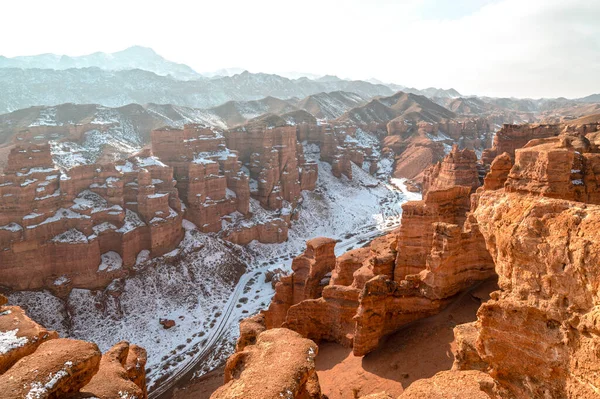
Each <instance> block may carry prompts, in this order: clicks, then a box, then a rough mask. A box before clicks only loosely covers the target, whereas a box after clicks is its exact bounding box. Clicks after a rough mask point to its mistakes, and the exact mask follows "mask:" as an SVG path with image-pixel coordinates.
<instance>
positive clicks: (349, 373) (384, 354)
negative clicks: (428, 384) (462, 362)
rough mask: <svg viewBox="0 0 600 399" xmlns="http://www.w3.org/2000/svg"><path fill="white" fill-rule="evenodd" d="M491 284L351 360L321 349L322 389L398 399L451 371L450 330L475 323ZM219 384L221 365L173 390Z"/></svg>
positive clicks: (337, 398) (196, 396) (336, 349)
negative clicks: (414, 385)
mask: <svg viewBox="0 0 600 399" xmlns="http://www.w3.org/2000/svg"><path fill="white" fill-rule="evenodd" d="M497 289H498V287H497V285H496V282H495V281H488V282H484V283H482V284H481V285H479V286H477V287H475V288H473V289H472V290H470V291H468V292H465V293H463V294H462V295H461V296H460V297H458V298H457V300H456V301H455V302H453V303H452V304H451V305H450V306H449V307H447V308H446V309H445V310H444V311H443V312H442V313H440V314H438V315H436V316H432V317H430V318H427V319H423V320H418V321H416V322H414V323H411V324H410V325H407V326H406V327H405V328H403V329H402V330H400V331H398V332H396V333H394V334H392V335H390V336H389V337H387V338H386V339H385V341H384V342H383V343H382V345H381V346H380V347H379V348H378V349H377V350H375V351H373V352H371V353H369V354H368V355H367V356H364V357H355V356H353V355H352V350H350V349H348V348H344V347H343V346H341V345H338V344H334V343H327V342H323V343H321V344H320V345H319V355H318V356H317V358H316V366H317V373H318V375H319V381H320V383H321V389H322V391H323V393H324V394H325V395H327V396H328V397H329V399H355V398H358V397H360V396H363V395H368V394H371V393H377V392H381V391H387V392H388V393H389V394H391V395H392V396H397V395H400V394H401V393H402V391H403V390H404V389H405V388H407V387H408V386H409V385H410V384H411V383H412V382H413V381H415V380H418V379H421V378H428V377H431V376H433V375H435V374H436V373H437V372H438V371H442V370H449V369H450V368H451V367H452V363H453V362H454V354H453V350H454V349H455V342H454V334H453V328H454V326H456V325H457V324H462V323H467V322H470V321H474V320H475V319H476V314H477V309H479V306H480V305H481V303H482V302H484V301H486V300H487V299H488V298H489V293H490V292H492V291H494V290H497ZM222 384H223V367H221V368H219V369H216V370H214V371H212V372H210V373H209V374H207V375H205V376H203V377H202V378H200V379H197V380H194V381H193V382H192V383H191V384H189V385H187V386H184V387H181V388H177V390H176V391H175V392H174V393H173V395H172V396H171V397H172V398H177V399H192V398H193V399H209V398H210V395H211V394H212V393H213V392H214V391H215V390H216V389H217V388H218V387H219V386H221V385H222Z"/></svg>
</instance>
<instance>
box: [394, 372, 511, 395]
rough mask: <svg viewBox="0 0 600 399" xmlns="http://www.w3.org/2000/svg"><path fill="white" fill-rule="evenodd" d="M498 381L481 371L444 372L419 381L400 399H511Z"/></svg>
mask: <svg viewBox="0 0 600 399" xmlns="http://www.w3.org/2000/svg"><path fill="white" fill-rule="evenodd" d="M509 397H510V396H506V393H505V392H504V391H503V390H502V389H501V388H500V387H498V385H497V383H496V381H494V379H492V378H491V377H490V376H489V375H488V374H486V373H483V372H481V371H462V372H459V371H442V372H439V373H437V374H436V375H434V376H433V377H431V378H426V379H422V380H417V381H415V382H413V383H412V384H410V386H409V387H408V388H407V389H406V390H405V391H404V392H403V393H402V395H400V396H399V397H398V399H422V398H435V399H454V398H472V399H501V398H502V399H504V398H509Z"/></svg>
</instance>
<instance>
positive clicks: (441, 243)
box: [265, 186, 494, 356]
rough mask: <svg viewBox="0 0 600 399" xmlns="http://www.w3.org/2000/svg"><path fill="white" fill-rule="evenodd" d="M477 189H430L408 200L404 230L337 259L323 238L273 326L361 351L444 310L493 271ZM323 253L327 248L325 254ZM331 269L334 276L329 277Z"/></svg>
mask: <svg viewBox="0 0 600 399" xmlns="http://www.w3.org/2000/svg"><path fill="white" fill-rule="evenodd" d="M470 192H471V187H469V186H454V187H451V188H448V189H445V190H430V191H429V192H428V193H427V195H426V196H425V200H423V201H417V202H414V203H407V204H405V205H404V206H403V210H404V213H403V223H402V226H401V227H400V229H398V230H397V231H395V232H392V233H391V234H389V235H387V236H384V237H380V238H377V239H375V240H374V241H373V242H371V244H370V245H369V246H368V247H365V248H360V249H355V250H352V251H349V252H347V253H346V254H344V255H342V256H340V257H338V258H337V260H335V262H334V261H333V259H334V257H333V246H334V244H335V243H334V242H332V241H329V242H327V241H324V240H323V239H319V241H318V244H320V245H323V243H327V246H323V247H324V248H325V249H326V250H327V251H328V252H329V254H328V255H327V256H325V255H322V256H321V257H319V256H315V254H318V253H319V251H318V250H315V247H316V245H317V244H315V243H314V242H313V241H309V243H308V245H307V251H306V252H305V253H304V254H303V255H301V256H299V257H297V258H296V259H295V260H294V263H293V266H292V268H293V273H292V274H291V275H290V276H287V277H284V278H282V279H281V281H280V282H279V283H278V284H277V286H276V294H275V296H274V298H273V301H272V303H271V306H270V307H269V310H268V311H267V312H265V318H266V327H267V328H274V327H279V326H284V327H286V328H290V329H292V330H294V331H297V332H299V333H300V334H302V335H303V336H305V337H307V338H310V339H314V340H317V341H320V340H327V341H335V342H339V343H341V344H343V345H345V346H351V347H352V348H353V351H354V354H355V355H357V356H362V355H365V354H366V353H368V352H370V351H371V350H373V349H375V348H376V347H377V346H378V344H379V341H380V339H382V338H383V337H385V336H386V335H388V334H390V333H392V332H394V331H397V330H398V329H399V328H400V327H402V326H403V325H405V324H407V323H409V322H411V321H413V320H416V319H420V318H423V317H427V316H429V315H433V314H436V313H438V312H439V311H440V310H441V309H442V308H443V307H444V306H446V305H447V303H449V301H450V300H451V299H452V298H453V297H454V295H456V294H457V293H459V292H461V291H462V290H464V289H466V288H468V287H470V286H471V285H472V284H474V283H475V282H478V281H482V280H486V279H488V278H490V277H492V276H494V269H493V266H494V265H493V261H492V258H491V257H490V255H489V253H488V252H487V250H486V247H485V240H484V238H483V236H482V235H481V232H480V231H479V226H478V224H477V222H476V220H475V219H474V218H473V217H472V215H470V214H468V213H467V212H468V211H469V207H470V198H469V194H470ZM321 253H322V254H323V253H324V252H321ZM328 272H331V278H330V279H328V278H324V277H327V274H328Z"/></svg>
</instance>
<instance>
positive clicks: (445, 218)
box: [394, 186, 471, 281]
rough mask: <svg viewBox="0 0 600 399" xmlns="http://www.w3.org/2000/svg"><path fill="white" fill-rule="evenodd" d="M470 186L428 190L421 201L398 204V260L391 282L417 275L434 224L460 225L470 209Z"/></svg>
mask: <svg viewBox="0 0 600 399" xmlns="http://www.w3.org/2000/svg"><path fill="white" fill-rule="evenodd" d="M470 191H471V188H470V187H464V186H456V187H452V188H447V189H445V190H439V191H430V192H429V193H427V195H426V196H425V198H424V199H423V200H422V201H412V202H407V203H405V204H403V205H402V225H401V227H400V230H399V232H398V245H399V248H398V259H397V260H396V268H395V270H394V280H395V281H402V280H404V279H405V277H406V276H407V275H409V274H416V273H420V272H421V271H422V270H424V269H425V267H426V262H427V255H429V253H430V252H431V243H432V240H433V232H434V223H438V222H443V223H449V224H454V225H459V226H460V225H462V224H463V223H464V221H465V219H466V216H465V214H466V212H467V211H468V210H469V207H470V200H469V193H470Z"/></svg>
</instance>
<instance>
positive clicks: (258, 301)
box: [10, 146, 420, 392]
mask: <svg viewBox="0 0 600 399" xmlns="http://www.w3.org/2000/svg"><path fill="white" fill-rule="evenodd" d="M305 153H306V157H307V158H308V159H312V160H315V161H316V162H318V164H319V179H318V183H317V188H316V190H315V191H313V192H303V194H302V195H303V201H302V204H301V206H300V209H299V219H298V220H297V221H295V222H293V226H292V228H291V229H290V232H289V240H288V241H287V242H285V243H282V244H259V243H256V242H253V243H251V244H249V245H248V246H247V247H240V246H237V245H234V244H231V243H229V242H226V241H223V240H221V239H220V238H218V237H217V236H215V235H211V234H203V233H200V232H198V230H197V229H196V228H195V226H194V225H193V224H191V223H189V222H187V221H186V222H185V223H184V227H185V228H186V234H185V238H184V240H183V241H182V243H181V245H180V247H179V248H178V249H177V250H175V251H172V252H171V253H169V254H167V255H165V256H162V257H160V258H155V259H151V260H148V259H147V254H140V256H139V257H138V259H139V261H138V265H136V270H137V272H136V273H135V274H134V275H132V276H131V277H129V278H127V279H125V280H115V281H114V282H113V283H112V284H111V285H110V286H109V287H108V288H106V289H105V290H103V291H90V290H82V289H75V290H73V291H72V292H71V294H70V296H69V297H68V298H67V299H66V300H61V299H58V298H56V297H54V296H53V295H51V294H50V293H49V292H46V291H44V292H18V293H13V294H12V295H10V300H11V302H12V303H14V304H19V305H22V306H24V307H25V308H26V309H27V311H28V313H29V314H30V315H31V316H32V317H33V318H34V319H35V320H37V321H38V322H40V323H42V324H44V325H45V326H47V327H49V328H54V329H56V330H58V331H59V332H60V333H61V335H62V336H69V337H73V338H79V339H85V340H91V341H94V342H97V343H98V345H99V346H100V349H101V350H103V351H105V350H107V349H108V348H109V347H110V346H112V345H114V344H115V343H117V342H119V341H121V340H128V341H130V342H132V343H136V344H139V345H141V346H143V347H145V348H146V349H147V350H148V355H149V357H148V381H149V387H150V388H151V389H152V388H156V387H157V386H161V387H168V386H169V385H170V384H169V383H170V381H174V380H175V378H174V377H173V376H180V375H182V374H183V372H184V371H190V370H194V373H195V375H201V374H203V373H205V372H208V371H209V370H211V369H212V368H214V367H216V366H218V365H219V364H221V362H222V361H223V360H224V359H225V358H226V357H227V356H228V355H230V354H231V353H232V351H233V348H234V344H235V340H236V338H237V335H238V323H239V321H240V320H241V319H243V318H245V317H248V316H250V315H252V314H255V313H256V312H258V311H259V310H261V309H264V308H266V307H267V306H268V304H269V302H270V300H271V297H272V295H273V293H274V291H273V288H272V287H271V284H270V283H269V282H266V281H265V273H266V272H267V271H268V270H274V269H277V268H281V269H284V270H285V269H288V270H289V268H290V265H291V262H292V259H293V257H294V256H296V255H298V254H300V253H301V252H302V251H303V250H304V249H305V244H306V240H308V239H311V238H314V237H317V236H327V237H332V238H336V239H338V240H340V241H339V243H338V244H337V246H336V252H337V254H338V255H339V254H341V253H343V252H345V251H347V250H349V249H351V248H355V247H359V246H362V245H363V244H364V243H366V242H367V241H369V239H371V238H373V237H376V236H378V235H380V234H383V233H384V232H386V231H389V230H391V229H393V228H395V227H397V226H398V224H399V222H400V217H401V205H402V203H404V202H406V201H407V200H413V199H420V195H418V194H413V193H409V192H407V191H406V188H405V186H404V184H403V181H402V180H398V179H392V180H390V181H385V180H379V179H376V178H374V177H372V176H370V175H369V174H368V173H367V172H365V171H364V170H363V169H362V168H360V167H358V166H356V165H353V170H352V172H353V180H348V179H347V178H345V177H342V178H341V179H337V178H335V177H334V176H333V175H332V174H331V166H330V165H329V164H327V163H324V162H321V161H318V156H319V154H318V147H317V148H314V147H310V146H308V147H307V148H306V149H305ZM117 263H118V262H117ZM111 264H112V263H111ZM238 280H239V282H238ZM236 282H237V283H236ZM161 319H170V320H174V321H175V323H176V325H175V327H173V328H171V329H164V328H163V326H162V325H161V324H160V320H161ZM199 364H200V365H199ZM158 391H160V389H159V390H158ZM158 391H157V390H155V392H158Z"/></svg>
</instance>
